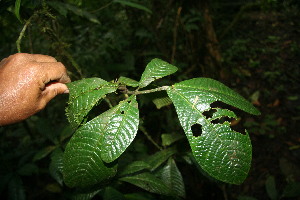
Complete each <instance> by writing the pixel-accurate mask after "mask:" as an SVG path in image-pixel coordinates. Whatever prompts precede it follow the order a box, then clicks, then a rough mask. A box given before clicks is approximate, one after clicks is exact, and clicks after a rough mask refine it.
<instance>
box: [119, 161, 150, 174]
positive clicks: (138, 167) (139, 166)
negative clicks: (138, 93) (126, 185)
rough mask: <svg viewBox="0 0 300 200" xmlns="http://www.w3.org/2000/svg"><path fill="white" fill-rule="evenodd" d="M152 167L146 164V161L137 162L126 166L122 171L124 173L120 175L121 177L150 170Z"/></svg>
mask: <svg viewBox="0 0 300 200" xmlns="http://www.w3.org/2000/svg"><path fill="white" fill-rule="evenodd" d="M150 168H151V166H150V165H149V164H148V163H146V162H144V161H135V162H132V163H130V164H129V165H127V166H125V167H124V168H123V169H121V170H122V171H121V172H120V173H119V176H125V175H128V174H133V173H136V172H139V171H142V170H145V169H147V170H148V169H150Z"/></svg>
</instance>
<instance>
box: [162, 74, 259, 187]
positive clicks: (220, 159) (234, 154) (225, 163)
mask: <svg viewBox="0 0 300 200" xmlns="http://www.w3.org/2000/svg"><path fill="white" fill-rule="evenodd" d="M167 92H168V95H169V97H170V98H171V99H172V101H173V103H174V105H175V108H176V112H177V114H178V118H179V121H180V124H181V126H182V127H183V129H184V132H185V134H186V136H187V138H188V141H189V143H190V146H191V148H192V152H193V155H194V157H195V159H196V161H197V163H198V164H199V165H200V166H201V167H202V168H203V170H204V171H206V172H207V173H208V174H209V175H210V176H212V177H214V178H216V179H218V180H221V181H224V182H227V183H231V184H240V183H242V182H243V181H244V180H245V178H246V176H247V174H248V171H249V169H250V165H251V157H252V147H251V141H250V138H249V135H248V133H247V132H246V134H245V135H243V134H241V133H238V132H235V131H233V130H231V128H230V126H229V122H227V121H225V122H224V123H216V124H214V123H212V121H213V120H214V119H219V118H221V117H225V116H227V117H236V116H235V114H234V113H233V112H232V111H229V110H226V109H220V108H216V109H214V110H215V113H214V114H213V116H212V118H206V117H205V116H204V115H203V112H205V111H209V110H210V109H211V107H210V104H211V103H213V102H215V101H222V102H224V103H227V104H229V105H232V106H236V107H238V108H240V109H242V110H244V111H246V112H249V113H252V114H259V111H258V110H257V109H256V108H254V107H253V106H252V105H251V104H250V103H248V102H247V101H246V100H245V99H244V98H243V97H241V96H240V95H238V94H237V93H235V92H234V91H232V90H231V89H229V88H228V87H226V86H225V85H223V84H222V83H219V82H217V81H215V80H212V79H207V78H196V79H191V80H187V81H183V82H180V83H177V84H175V85H174V86H172V87H170V89H169V90H168V91H167ZM195 124H199V125H201V129H202V133H201V135H200V136H198V135H199V133H193V131H192V126H193V125H195Z"/></svg>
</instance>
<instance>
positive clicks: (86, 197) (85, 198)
mask: <svg viewBox="0 0 300 200" xmlns="http://www.w3.org/2000/svg"><path fill="white" fill-rule="evenodd" d="M99 192H100V190H96V191H92V192H88V193H75V194H73V195H72V198H71V199H72V200H91V199H93V197H94V196H96V195H97V194H98V193H99Z"/></svg>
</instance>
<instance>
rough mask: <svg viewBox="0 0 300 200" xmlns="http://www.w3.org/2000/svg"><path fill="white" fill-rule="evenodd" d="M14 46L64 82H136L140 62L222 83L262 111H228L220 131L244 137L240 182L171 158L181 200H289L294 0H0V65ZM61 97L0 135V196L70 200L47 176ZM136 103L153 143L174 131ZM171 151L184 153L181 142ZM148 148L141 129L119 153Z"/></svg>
mask: <svg viewBox="0 0 300 200" xmlns="http://www.w3.org/2000/svg"><path fill="white" fill-rule="evenodd" d="M24 27H25V28H26V30H25V29H24ZM23 30H24V31H23ZM18 46H19V47H20V50H21V52H26V53H39V54H47V55H51V56H54V57H55V58H57V60H59V61H61V62H62V63H63V64H64V65H65V66H66V67H67V69H68V72H69V74H70V76H71V78H72V80H79V79H82V78H86V77H101V78H103V79H105V80H107V81H111V80H115V79H117V78H118V77H119V76H120V75H122V76H127V77H130V78H133V79H139V77H140V75H141V73H142V72H143V70H144V68H145V66H146V64H147V63H148V62H149V61H150V60H151V59H153V58H161V59H163V60H165V61H167V62H170V63H172V64H174V65H175V66H177V67H178V68H179V72H177V73H176V74H175V75H172V77H171V79H170V81H175V82H176V81H177V82H178V81H181V80H185V79H189V78H193V77H210V78H214V79H216V80H219V81H221V82H223V83H224V84H226V85H227V86H229V87H230V88H232V89H234V90H236V91H237V92H238V93H240V94H241V95H242V96H244V97H245V98H246V99H248V100H249V101H250V102H252V103H253V104H254V105H255V106H256V107H257V108H258V109H259V110H260V111H261V113H262V115H260V116H258V117H256V116H255V117H253V116H251V115H248V114H245V113H242V112H239V111H238V110H236V112H237V113H238V115H239V116H240V119H239V120H237V121H235V122H233V123H232V127H233V129H235V130H239V131H241V132H243V131H244V129H247V130H248V132H249V134H250V137H251V140H252V145H253V161H252V167H251V170H250V173H249V176H248V178H247V179H246V181H245V182H244V183H243V184H241V185H239V186H236V185H228V184H224V183H220V182H216V181H214V180H211V179H210V178H208V177H207V176H205V175H203V174H202V173H201V170H199V169H197V168H196V167H195V166H192V165H191V164H187V163H188V162H184V156H182V157H180V158H178V159H179V160H180V159H182V160H181V162H180V161H179V162H178V168H179V170H180V171H181V173H182V176H183V179H184V183H185V188H186V199H239V200H253V199H254V200H255V199H258V200H261V199H262V200H263V199H272V200H276V199H300V192H299V191H300V169H299V166H300V131H299V130H300V126H299V120H300V115H299V112H300V95H299V94H300V93H299V89H300V1H298V0H234V1H227V0H130V1H129V0H127V1H126V0H101V1H95V0H60V1H59V0H58V1H43V0H22V1H19V0H17V1H10V0H0V57H1V59H2V58H5V57H7V56H9V55H11V54H14V53H16V52H17V51H18V49H17V48H18ZM67 98H68V97H67V95H61V96H59V97H57V98H55V99H54V100H52V101H51V102H50V104H49V105H48V106H47V108H46V109H45V110H43V111H42V112H40V113H39V114H37V115H35V116H33V117H31V118H30V119H28V120H26V121H24V122H21V123H18V124H14V125H10V126H6V127H0V196H1V197H0V198H1V199H55V198H56V199H70V198H71V196H72V193H74V191H73V190H70V189H69V188H67V187H66V186H64V185H63V184H61V183H59V182H57V179H54V178H53V177H55V175H53V173H52V172H51V164H50V162H51V159H52V156H53V151H54V150H55V149H56V148H57V147H58V146H60V147H64V145H65V144H66V142H67V141H68V138H69V137H70V134H71V131H70V129H69V127H68V122H67V120H66V117H65V113H64V110H65V106H66V102H67ZM140 107H141V108H142V109H143V110H142V111H141V118H142V120H143V125H144V127H145V128H146V130H147V134H150V135H151V137H152V138H153V139H154V141H155V142H157V143H161V138H160V135H161V134H162V133H171V132H172V133H173V132H176V133H180V134H184V133H183V131H182V129H181V128H180V125H179V124H178V120H177V116H176V113H175V112H174V108H173V107H172V106H168V107H164V108H161V109H160V110H159V112H154V111H155V110H156V108H155V106H154V105H153V104H152V102H151V101H150V100H149V98H147V96H146V97H144V98H142V99H141V101H140ZM181 145H182V146H183V148H186V146H187V143H186V141H182V144H181ZM187 149H188V148H187ZM155 151H157V149H156V148H155V146H154V145H153V144H152V143H151V142H149V140H148V139H147V137H145V136H144V135H143V134H142V133H141V134H138V136H137V138H136V139H135V142H134V143H133V144H132V145H131V146H130V148H129V150H128V152H127V153H126V155H125V156H127V157H126V159H127V158H132V157H143V156H145V155H147V154H151V153H153V152H155ZM129 160H130V159H129ZM49 165H50V169H49ZM112 187H113V188H115V189H117V190H119V191H120V192H121V193H123V194H128V193H135V192H137V193H141V194H144V195H143V196H144V199H169V198H168V197H159V196H155V195H152V194H149V193H146V192H145V191H143V190H141V189H138V188H136V187H134V186H131V185H127V186H125V187H124V186H123V187H119V186H118V184H116V185H113V186H112ZM127 197H128V198H127V199H134V198H133V197H132V196H131V198H129V196H127ZM94 199H105V195H103V193H101V192H100V193H99V194H97V195H96V196H95V197H94ZM136 199H137V198H136Z"/></svg>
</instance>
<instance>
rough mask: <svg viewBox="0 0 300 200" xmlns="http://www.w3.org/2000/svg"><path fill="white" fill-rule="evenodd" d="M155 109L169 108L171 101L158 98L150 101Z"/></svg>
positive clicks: (165, 98)
mask: <svg viewBox="0 0 300 200" xmlns="http://www.w3.org/2000/svg"><path fill="white" fill-rule="evenodd" d="M152 101H153V103H154V104H155V106H156V108H157V109H161V108H162V107H165V106H169V105H171V104H172V100H171V99H170V98H169V97H158V98H155V99H153V100H152Z"/></svg>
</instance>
